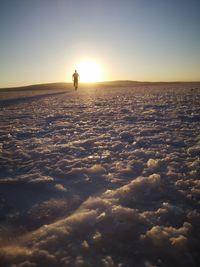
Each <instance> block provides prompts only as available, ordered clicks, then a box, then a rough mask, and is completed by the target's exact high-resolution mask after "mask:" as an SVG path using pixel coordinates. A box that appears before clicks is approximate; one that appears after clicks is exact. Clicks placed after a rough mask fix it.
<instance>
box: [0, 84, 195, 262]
mask: <svg viewBox="0 0 200 267" xmlns="http://www.w3.org/2000/svg"><path fill="white" fill-rule="evenodd" d="M0 98H1V100H0V105H1V126H0V134H1V135H0V265H1V266H12V267H35V266H41V267H49V266H50V267H51V266H59V267H62V266H69V267H75V266H76V267H83V266H84V267H89V266H91V267H133V266H136V267H137V266H139V267H142V266H144V267H150V266H162V267H164V266H170V267H171V266H176V267H177V266H185V267H186V266H187V267H188V266H200V257H199V254H198V253H199V251H200V208H199V207H200V180H199V178H200V84H171V85H170V84H157V85H156V84H152V85H151V84H149V85H148V84H146V85H145V84H144V85H140V84H138V85H134V86H129V87H128V86H123V85H120V86H119V87H117V86H111V85H109V86H103V85H102V86H96V87H92V86H90V88H87V87H84V88H80V89H79V90H78V91H77V92H75V91H74V90H73V89H71V88H66V89H64V87H62V88H61V89H60V90H59V89H56V90H52V88H51V90H49V91H48V90H47V91H43V90H40V91H39V90H38V91H37V90H34V91H33V90H32V91H31V90H30V89H29V91H20V90H18V91H13V92H12V91H11V92H9V93H8V92H3V91H2V92H0Z"/></svg>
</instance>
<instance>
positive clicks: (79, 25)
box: [0, 0, 200, 87]
mask: <svg viewBox="0 0 200 267" xmlns="http://www.w3.org/2000/svg"><path fill="white" fill-rule="evenodd" d="M84 58H87V59H93V60H95V61H97V62H99V63H100V64H102V66H103V67H104V72H105V76H104V79H105V80H122V79H129V80H142V81H144V80H146V81H175V80H184V81H195V80H196V81H197V80H200V1H199V0H84V1H83V0H73V1H72V0H9V1H8V0H1V1H0V87H5V86H18V85H24V84H35V83H44V82H65V81H70V80H71V74H72V72H73V71H74V69H75V67H76V62H78V61H80V60H82V59H84ZM80 75H81V74H80Z"/></svg>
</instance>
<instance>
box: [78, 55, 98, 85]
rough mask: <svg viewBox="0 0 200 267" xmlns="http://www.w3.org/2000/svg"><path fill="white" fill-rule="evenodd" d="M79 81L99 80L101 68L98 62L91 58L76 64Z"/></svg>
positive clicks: (90, 81)
mask: <svg viewBox="0 0 200 267" xmlns="http://www.w3.org/2000/svg"><path fill="white" fill-rule="evenodd" d="M76 68H77V71H78V73H79V75H80V81H81V82H85V83H92V82H101V81H102V80H103V70H102V67H101V65H100V64H98V63H97V62H95V61H92V60H85V61H81V62H80V63H78V64H77V67H76Z"/></svg>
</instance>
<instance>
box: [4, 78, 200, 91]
mask: <svg viewBox="0 0 200 267" xmlns="http://www.w3.org/2000/svg"><path fill="white" fill-rule="evenodd" d="M153 84H155V85H159V84H160V85H162V84H191V85H193V86H195V85H199V84H200V82H180V81H177V82H148V81H130V80H117V81H105V82H97V83H81V82H80V86H81V87H86V86H87V87H101V86H108V87H116V86H118V87H128V86H138V85H153ZM72 87H73V85H72V83H45V84H34V85H27V86H19V87H7V88H0V92H5V91H6V92H9V91H27V90H28V91H34V90H45V91H46V90H65V89H70V88H72Z"/></svg>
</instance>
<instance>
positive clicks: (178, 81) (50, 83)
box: [0, 80, 200, 90]
mask: <svg viewBox="0 0 200 267" xmlns="http://www.w3.org/2000/svg"><path fill="white" fill-rule="evenodd" d="M103 83H156V84H158V83H165V84H170V83H200V80H199V81H181V80H176V81H134V80H107V81H98V82H79V84H83V85H92V84H96V85H97V84H103ZM53 84H55V85H56V84H57V85H58V84H62V85H64V84H66V85H69V84H73V82H64V81H60V82H58V81H57V82H44V83H35V84H26V85H17V86H8V87H0V90H1V89H12V88H21V87H31V86H41V85H53Z"/></svg>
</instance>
